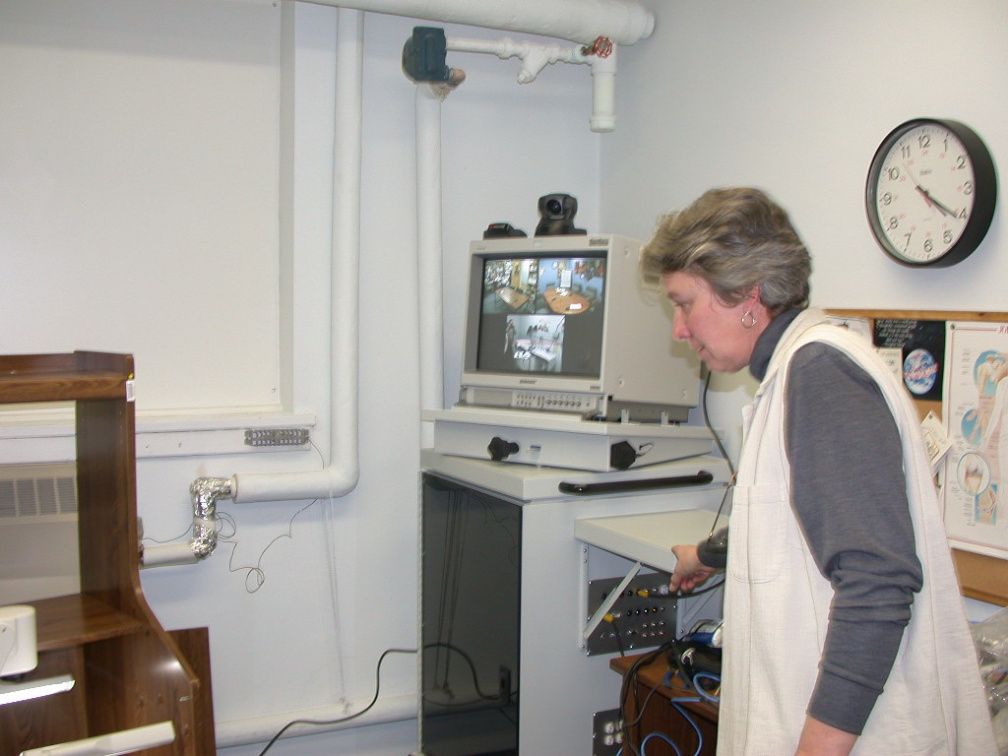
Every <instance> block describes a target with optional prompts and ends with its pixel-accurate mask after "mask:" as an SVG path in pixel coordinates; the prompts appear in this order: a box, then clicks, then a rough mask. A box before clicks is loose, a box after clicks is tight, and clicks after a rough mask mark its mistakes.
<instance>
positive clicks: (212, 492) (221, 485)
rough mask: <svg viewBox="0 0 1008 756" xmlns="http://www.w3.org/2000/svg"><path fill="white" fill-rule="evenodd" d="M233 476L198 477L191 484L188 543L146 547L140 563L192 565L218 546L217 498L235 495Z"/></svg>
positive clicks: (160, 565)
mask: <svg viewBox="0 0 1008 756" xmlns="http://www.w3.org/2000/svg"><path fill="white" fill-rule="evenodd" d="M234 490H235V484H234V479H233V478H197V479H196V480H194V481H193V482H192V483H191V484H190V486H189V498H190V500H191V501H192V514H193V524H192V533H193V537H192V539H191V540H189V541H188V542H182V541H179V542H177V543H165V544H158V545H155V546H145V547H144V548H143V549H142V550H141V552H140V566H141V567H144V568H148V567H163V566H166V565H178V564H193V563H194V562H200V561H202V560H204V559H206V558H207V557H208V556H210V555H211V554H213V553H214V550H215V549H216V548H217V500H218V499H230V498H233V497H234Z"/></svg>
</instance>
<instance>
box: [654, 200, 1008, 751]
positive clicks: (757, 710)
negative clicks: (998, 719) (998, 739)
mask: <svg viewBox="0 0 1008 756" xmlns="http://www.w3.org/2000/svg"><path fill="white" fill-rule="evenodd" d="M643 265H644V269H645V271H646V272H648V273H651V274H653V275H657V276H659V277H660V279H661V282H662V284H663V286H664V289H665V291H666V293H667V295H668V297H669V299H670V300H671V302H672V303H673V305H674V307H675V315H674V322H673V335H674V337H675V338H676V339H679V340H684V341H686V342H688V343H689V345H690V347H691V348H692V349H693V350H694V351H696V352H697V354H698V355H699V357H700V358H701V359H702V360H703V362H704V363H705V364H706V365H707V367H708V368H709V369H710V370H712V371H719V372H736V371H738V370H741V369H742V368H744V367H747V366H748V368H749V370H750V372H751V373H752V375H753V376H754V377H755V378H756V379H757V380H759V381H760V385H759V388H758V390H757V392H756V395H755V397H754V400H753V402H752V404H750V405H749V406H748V407H747V408H746V411H745V413H744V422H743V443H742V450H741V454H740V459H739V465H738V473H737V476H736V484H735V488H734V491H733V496H734V498H733V505H732V512H731V526H730V538H729V546H728V549H727V565H725V564H723V563H719V562H718V552H717V549H712V548H710V547H709V544H701V545H700V548H699V549H698V547H697V546H676V547H674V548H673V551H674V552H675V554H676V556H677V558H678V564H677V566H676V569H675V572H674V574H673V576H672V579H671V588H672V589H673V590H679V589H682V590H691V589H692V588H693V587H694V586H695V585H697V584H699V583H701V582H703V580H705V579H706V578H707V577H709V576H710V575H711V574H712V573H713V572H714V571H715V570H716V569H718V568H722V567H724V568H725V570H726V587H725V611H724V615H725V625H724V633H725V635H724V641H723V647H724V662H723V670H724V672H723V680H722V697H721V710H720V717H719V740H718V753H719V755H720V756H734V755H735V754H768V755H772V756H787V755H788V754H801V755H802V756H805V755H806V754H849V753H853V754H864V755H866V756H901V755H909V754H934V755H937V754H942V756H967V754H978V755H982V756H990V755H991V754H995V753H996V752H997V749H996V747H995V745H994V741H993V735H992V731H991V726H990V719H989V716H988V713H987V708H986V700H985V696H984V693H983V690H982V687H981V683H980V676H979V670H978V667H977V662H976V656H975V652H974V649H973V644H972V640H971V638H970V635H969V631H968V627H967V625H966V620H965V617H964V615H963V610H962V605H961V601H960V600H959V595H958V585H957V583H956V579H955V574H954V572H953V567H952V563H951V557H950V554H949V550H948V546H947V542H946V540H945V533H944V529H943V525H942V521H941V515H940V513H939V507H938V502H937V497H936V494H935V490H934V486H933V483H932V480H931V475H930V467H929V464H928V460H927V456H926V453H925V451H924V447H923V442H922V440H921V438H920V434H919V432H918V420H917V417H916V414H915V411H914V409H913V407H912V405H911V403H910V401H909V399H908V397H907V395H906V393H905V391H904V390H903V389H902V386H901V385H900V383H899V381H898V380H897V379H895V378H893V377H892V375H891V374H890V373H889V371H888V370H887V369H886V368H885V367H884V366H883V364H882V363H881V361H880V360H879V359H878V358H877V356H876V355H875V354H874V352H873V351H872V350H871V348H870V347H869V346H868V345H866V344H865V343H864V342H863V341H862V340H861V339H860V338H858V337H856V336H854V335H853V334H851V333H849V332H847V331H846V330H845V329H843V328H839V327H837V326H834V325H831V324H829V323H828V322H827V320H826V317H825V315H824V314H823V313H822V312H821V311H819V310H816V309H811V308H809V307H808V297H809V283H808V279H809V275H810V272H811V263H810V260H809V255H808V252H807V250H806V249H805V246H804V245H803V243H802V241H801V239H800V238H799V237H798V234H797V233H796V232H795V230H794V228H793V227H792V225H791V223H790V221H789V219H788V217H787V214H786V213H785V212H784V211H783V210H782V209H781V208H780V207H779V206H777V205H776V204H775V203H774V202H773V201H772V200H770V198H769V197H767V196H766V194H764V193H763V192H761V191H759V190H756V189H746V188H739V189H717V190H712V191H710V192H707V193H706V194H705V195H703V196H702V197H701V198H700V199H698V200H697V201H696V202H695V203H693V205H691V206H690V207H688V208H687V209H685V210H683V211H681V212H679V213H674V214H670V215H668V216H666V217H665V218H664V219H663V220H662V222H661V224H660V226H659V228H658V230H657V232H656V234H655V236H654V238H653V239H652V240H651V241H650V242H649V243H648V244H647V245H646V247H645V249H644V253H643ZM911 610H912V611H911Z"/></svg>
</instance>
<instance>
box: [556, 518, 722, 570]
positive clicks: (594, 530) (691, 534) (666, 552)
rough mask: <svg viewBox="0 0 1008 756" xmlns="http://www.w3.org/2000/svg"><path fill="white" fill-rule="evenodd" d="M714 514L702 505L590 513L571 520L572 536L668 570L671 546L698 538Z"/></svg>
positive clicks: (671, 567)
mask: <svg viewBox="0 0 1008 756" xmlns="http://www.w3.org/2000/svg"><path fill="white" fill-rule="evenodd" d="M714 517H715V514H714V512H710V511H708V510H706V509H684V510H680V511H677V512H656V513H653V514H639V515H619V516H615V517H592V518H585V519H581V520H575V521H574V537H575V538H577V540H579V541H582V542H584V543H587V544H589V545H590V546H596V547H598V548H600V549H605V550H606V551H609V552H612V553H613V554H617V555H618V556H621V557H625V558H627V559H630V560H631V561H634V562H640V563H641V564H645V565H647V566H648V567H651V568H652V569H656V570H660V571H662V572H672V571H673V570H674V569H675V565H676V558H675V555H674V554H673V553H672V547H673V546H676V545H678V544H681V543H698V542H700V541H702V540H703V539H704V538H706V537H707V535H708V534H709V533H710V530H711V525H713V524H714Z"/></svg>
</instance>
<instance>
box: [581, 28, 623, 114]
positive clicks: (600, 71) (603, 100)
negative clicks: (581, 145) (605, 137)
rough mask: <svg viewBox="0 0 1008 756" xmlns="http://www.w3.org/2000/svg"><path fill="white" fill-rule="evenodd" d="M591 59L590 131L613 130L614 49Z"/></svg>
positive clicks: (614, 104) (614, 90)
mask: <svg viewBox="0 0 1008 756" xmlns="http://www.w3.org/2000/svg"><path fill="white" fill-rule="evenodd" d="M617 49H619V45H615V44H614V45H613V46H612V52H610V53H609V54H608V55H606V56H601V55H599V56H595V57H593V58H592V60H591V73H592V114H591V118H589V119H588V123H589V124H590V126H591V130H592V131H613V130H614V129H615V128H616V50H617Z"/></svg>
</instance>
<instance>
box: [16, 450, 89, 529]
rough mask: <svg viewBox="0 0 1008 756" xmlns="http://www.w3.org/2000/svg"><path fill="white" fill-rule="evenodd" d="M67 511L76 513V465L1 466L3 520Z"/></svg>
mask: <svg viewBox="0 0 1008 756" xmlns="http://www.w3.org/2000/svg"><path fill="white" fill-rule="evenodd" d="M67 514H72V515H76V514H77V469H76V465H74V464H73V463H67V464H60V465H0V521H5V520H6V521H8V522H9V521H10V518H22V517H40V516H46V515H67Z"/></svg>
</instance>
